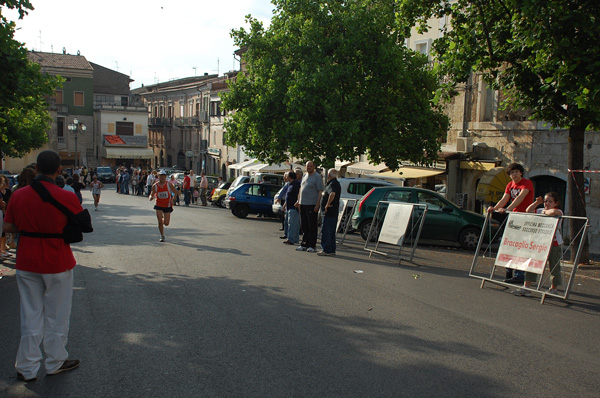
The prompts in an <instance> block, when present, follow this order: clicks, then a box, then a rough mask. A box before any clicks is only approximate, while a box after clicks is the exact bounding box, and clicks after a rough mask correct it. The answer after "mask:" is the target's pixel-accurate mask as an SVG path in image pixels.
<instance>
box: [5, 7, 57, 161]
mask: <svg viewBox="0 0 600 398" xmlns="http://www.w3.org/2000/svg"><path fill="white" fill-rule="evenodd" d="M0 6H6V7H8V8H11V9H17V10H18V11H19V18H20V19H21V18H23V17H24V16H25V15H26V14H27V10H33V6H32V5H31V3H30V2H29V1H28V0H6V1H4V0H3V1H0ZM14 33H15V23H14V22H12V21H8V20H7V19H6V18H5V17H4V16H3V15H0V152H1V154H2V156H11V157H20V156H23V155H24V154H26V153H28V152H29V151H31V150H32V149H36V148H40V147H41V146H42V145H44V144H45V143H46V142H47V140H48V137H47V134H46V130H47V129H48V128H50V121H51V120H52V118H51V117H50V114H49V113H48V110H47V108H48V105H47V103H46V100H45V98H46V97H48V96H51V95H53V94H54V90H55V88H56V87H58V86H59V84H60V82H61V79H60V78H57V77H53V76H48V75H44V74H42V73H41V71H40V66H39V65H37V64H33V63H31V62H29V60H28V59H27V49H26V48H25V47H23V44H22V43H20V42H18V41H16V40H15V39H14Z"/></svg>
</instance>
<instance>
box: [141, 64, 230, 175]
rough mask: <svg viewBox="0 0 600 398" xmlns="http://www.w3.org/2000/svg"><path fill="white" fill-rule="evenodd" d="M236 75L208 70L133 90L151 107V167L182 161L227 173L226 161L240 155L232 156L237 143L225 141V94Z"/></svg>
mask: <svg viewBox="0 0 600 398" xmlns="http://www.w3.org/2000/svg"><path fill="white" fill-rule="evenodd" d="M235 74H236V72H229V73H227V74H225V75H224V76H217V75H208V74H205V75H204V76H198V77H188V78H184V79H178V80H173V81H170V82H166V83H158V84H154V85H149V86H143V87H140V88H138V89H135V90H133V92H134V93H135V94H137V95H139V96H140V97H142V98H143V101H144V104H145V106H146V109H147V114H148V137H149V147H150V148H151V150H152V151H153V155H154V156H153V161H152V167H154V168H160V167H172V166H178V167H183V168H185V169H190V170H194V171H195V172H196V173H200V172H202V171H205V172H206V173H207V174H209V175H220V176H222V177H223V178H226V171H227V165H228V164H231V162H232V161H233V160H237V158H235V157H232V156H234V155H235V154H236V148H230V147H228V146H226V145H225V142H224V139H225V137H224V131H223V121H224V118H225V114H224V113H223V112H222V110H221V98H220V93H222V92H223V91H225V90H227V81H228V79H231V78H233V77H234V76H235ZM230 152H231V153H230Z"/></svg>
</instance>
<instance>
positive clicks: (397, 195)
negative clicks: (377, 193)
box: [383, 191, 410, 202]
mask: <svg viewBox="0 0 600 398" xmlns="http://www.w3.org/2000/svg"><path fill="white" fill-rule="evenodd" d="M383 200H387V201H388V202H410V191H388V192H386V193H385V194H384V195H383Z"/></svg>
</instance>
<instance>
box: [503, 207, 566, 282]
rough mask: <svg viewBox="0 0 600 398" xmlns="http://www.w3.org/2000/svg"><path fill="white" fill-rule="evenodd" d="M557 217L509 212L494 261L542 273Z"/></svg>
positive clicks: (508, 266)
mask: <svg viewBox="0 0 600 398" xmlns="http://www.w3.org/2000/svg"><path fill="white" fill-rule="evenodd" d="M558 221H559V219H558V218H554V217H544V216H536V215H534V214H527V213H510V214H509V216H508V220H507V223H506V228H505V229H504V234H503V235H502V240H501V242H500V248H499V249H498V255H497V256H496V265H497V266H501V267H507V268H513V269H518V270H521V271H527V272H533V273H535V274H542V273H543V272H544V266H545V265H546V259H547V258H548V253H549V252H550V246H551V245H552V238H553V237H554V233H555V231H556V226H557V225H558Z"/></svg>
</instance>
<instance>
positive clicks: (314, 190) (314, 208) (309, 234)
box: [296, 161, 323, 253]
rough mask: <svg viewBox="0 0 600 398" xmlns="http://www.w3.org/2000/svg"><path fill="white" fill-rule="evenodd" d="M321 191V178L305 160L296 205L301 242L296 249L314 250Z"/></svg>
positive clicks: (311, 164) (312, 165)
mask: <svg viewBox="0 0 600 398" xmlns="http://www.w3.org/2000/svg"><path fill="white" fill-rule="evenodd" d="M322 192H323V179H322V177H321V175H320V174H319V173H317V172H316V170H315V164H314V163H313V162H312V161H308V162H306V174H305V175H304V177H302V183H301V184H300V193H299V195H298V202H297V206H299V208H300V225H301V227H302V243H301V244H300V246H298V247H297V248H296V250H298V251H307V252H309V253H314V252H316V246H317V229H318V225H317V221H318V214H319V200H320V199H321V193H322Z"/></svg>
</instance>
